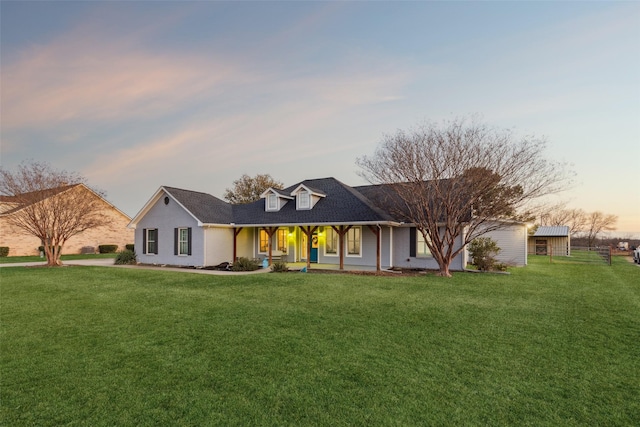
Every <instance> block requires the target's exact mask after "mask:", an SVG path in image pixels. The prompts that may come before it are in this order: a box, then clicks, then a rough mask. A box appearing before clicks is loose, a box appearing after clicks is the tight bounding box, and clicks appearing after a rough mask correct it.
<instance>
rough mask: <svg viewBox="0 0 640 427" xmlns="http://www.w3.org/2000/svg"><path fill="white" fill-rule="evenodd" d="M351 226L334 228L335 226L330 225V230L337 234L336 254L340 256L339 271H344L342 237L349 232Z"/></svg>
mask: <svg viewBox="0 0 640 427" xmlns="http://www.w3.org/2000/svg"><path fill="white" fill-rule="evenodd" d="M351 227H352V226H351V225H350V226H348V227H345V226H344V225H341V226H339V227H337V228H336V226H335V225H332V226H331V228H333V230H334V231H335V232H336V233H338V254H339V255H340V270H344V236H345V235H346V234H347V232H348V231H349V230H351Z"/></svg>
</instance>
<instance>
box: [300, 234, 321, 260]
mask: <svg viewBox="0 0 640 427" xmlns="http://www.w3.org/2000/svg"><path fill="white" fill-rule="evenodd" d="M317 229H318V226H317V225H316V226H315V227H313V226H311V225H308V226H306V227H304V226H302V225H301V226H300V230H302V232H303V233H304V235H305V236H307V270H309V269H310V268H311V238H312V236H313V233H315V232H316V230H317Z"/></svg>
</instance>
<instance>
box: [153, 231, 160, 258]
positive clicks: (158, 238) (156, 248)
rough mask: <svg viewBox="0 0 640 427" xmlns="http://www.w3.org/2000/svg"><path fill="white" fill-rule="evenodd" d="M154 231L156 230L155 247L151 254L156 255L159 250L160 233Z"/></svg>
mask: <svg viewBox="0 0 640 427" xmlns="http://www.w3.org/2000/svg"><path fill="white" fill-rule="evenodd" d="M155 230H156V247H155V250H154V251H153V253H154V254H156V255H158V250H159V248H160V231H159V230H158V229H157V228H156V229H155Z"/></svg>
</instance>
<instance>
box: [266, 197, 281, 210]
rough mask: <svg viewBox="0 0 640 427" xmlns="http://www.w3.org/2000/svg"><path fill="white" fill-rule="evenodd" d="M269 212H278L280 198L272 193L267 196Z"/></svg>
mask: <svg viewBox="0 0 640 427" xmlns="http://www.w3.org/2000/svg"><path fill="white" fill-rule="evenodd" d="M267 210H268V211H276V210H278V196H277V195H276V194H275V193H271V194H269V195H268V196H267Z"/></svg>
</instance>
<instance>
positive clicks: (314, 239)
mask: <svg viewBox="0 0 640 427" xmlns="http://www.w3.org/2000/svg"><path fill="white" fill-rule="evenodd" d="M310 261H311V262H318V234H317V233H313V235H312V236H311V259H310Z"/></svg>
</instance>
